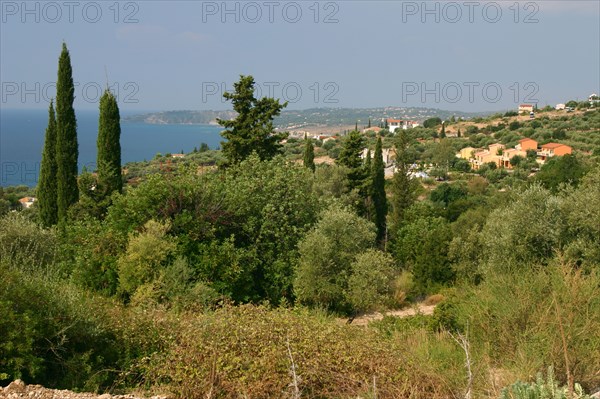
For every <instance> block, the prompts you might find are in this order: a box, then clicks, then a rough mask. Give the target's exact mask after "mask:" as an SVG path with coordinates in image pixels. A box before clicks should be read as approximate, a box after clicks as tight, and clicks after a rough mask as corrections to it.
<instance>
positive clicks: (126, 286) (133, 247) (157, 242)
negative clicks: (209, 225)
mask: <svg viewBox="0 0 600 399" xmlns="http://www.w3.org/2000/svg"><path fill="white" fill-rule="evenodd" d="M169 227H170V226H169V225H166V224H161V223H158V222H156V221H154V220H150V221H148V222H147V223H146V224H145V225H144V230H143V231H142V232H141V233H138V234H132V235H131V236H130V237H129V242H128V244H127V250H126V251H125V253H124V254H123V255H122V256H121V257H120V258H119V260H118V262H117V266H118V275H119V292H120V293H121V294H122V295H125V296H127V297H131V298H132V300H133V301H134V302H135V301H136V299H137V302H141V301H140V298H136V295H138V296H140V295H142V294H143V291H144V289H146V288H147V285H148V284H150V285H151V284H153V283H154V281H155V280H156V279H157V277H158V275H159V273H160V271H161V269H162V268H163V267H164V266H165V264H166V262H167V259H168V258H169V255H171V253H172V252H173V250H174V249H175V243H174V242H173V241H172V240H171V239H169V238H168V237H167V236H166V233H167V231H168V230H169Z"/></svg>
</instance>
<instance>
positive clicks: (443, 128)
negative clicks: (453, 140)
mask: <svg viewBox="0 0 600 399" xmlns="http://www.w3.org/2000/svg"><path fill="white" fill-rule="evenodd" d="M440 138H441V139H445V138H446V124H445V123H442V130H440Z"/></svg>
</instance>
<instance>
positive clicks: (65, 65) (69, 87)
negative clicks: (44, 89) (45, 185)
mask: <svg viewBox="0 0 600 399" xmlns="http://www.w3.org/2000/svg"><path fill="white" fill-rule="evenodd" d="M74 99H75V85H74V84H73V70H72V69H71V57H70V56H69V50H67V45H66V44H65V43H63V46H62V52H61V54H60V58H59V60H58V80H57V81H56V163H57V169H56V176H57V193H58V194H57V203H58V221H59V222H64V221H66V219H67V211H68V209H69V207H70V206H71V205H73V204H74V203H76V202H77V200H78V199H79V190H78V188H77V158H78V155H79V148H78V145H77V120H76V118H75V110H74V109H73V100H74Z"/></svg>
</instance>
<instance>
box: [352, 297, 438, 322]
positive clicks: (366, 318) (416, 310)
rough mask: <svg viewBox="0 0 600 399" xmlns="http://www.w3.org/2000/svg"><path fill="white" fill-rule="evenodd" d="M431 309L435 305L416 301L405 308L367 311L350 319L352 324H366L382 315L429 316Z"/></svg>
mask: <svg viewBox="0 0 600 399" xmlns="http://www.w3.org/2000/svg"><path fill="white" fill-rule="evenodd" d="M433 309H435V305H425V304H422V303H418V304H416V305H414V306H412V307H410V308H406V309H401V310H390V311H388V312H385V313H380V312H375V313H369V314H366V315H362V316H360V317H357V318H355V319H354V320H352V325H354V326H366V325H367V324H369V323H370V322H372V321H375V320H381V319H383V317H384V316H393V317H400V318H402V317H409V316H414V315H416V314H422V315H426V316H429V315H432V314H433ZM344 322H346V320H344Z"/></svg>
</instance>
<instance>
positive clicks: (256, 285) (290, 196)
mask: <svg viewBox="0 0 600 399" xmlns="http://www.w3.org/2000/svg"><path fill="white" fill-rule="evenodd" d="M311 176H312V173H311V172H310V171H309V170H308V169H307V168H304V167H303V166H301V165H297V164H288V163H285V162H284V161H283V159H281V158H276V159H274V160H272V161H268V162H264V161H260V160H259V159H258V157H256V156H253V157H250V158H249V159H248V160H246V161H245V162H242V163H241V164H240V165H239V166H238V167H235V168H231V170H228V171H227V172H226V175H225V180H224V185H223V188H224V193H223V198H224V204H225V206H226V209H228V211H229V213H230V214H232V215H233V221H232V225H231V228H230V229H229V230H228V232H230V233H231V234H234V236H235V244H236V247H237V248H243V251H244V257H243V258H242V260H241V264H242V265H243V266H244V267H249V268H252V269H254V270H253V272H252V274H253V285H252V286H250V287H252V290H253V292H254V295H253V297H252V298H247V299H246V300H250V299H251V300H262V299H268V300H269V301H271V302H272V303H274V304H276V303H278V302H279V301H280V300H281V299H282V298H284V297H285V298H287V299H291V295H292V280H293V275H294V271H293V265H294V264H295V263H296V259H297V256H298V255H297V245H298V242H299V241H300V239H301V238H302V237H303V235H304V234H305V232H306V231H307V230H308V229H309V228H310V227H311V226H312V225H313V223H314V222H315V220H316V215H317V210H318V204H317V199H316V198H315V196H314V195H313V194H312V193H313V191H312V187H311ZM227 237H229V235H228V236H227Z"/></svg>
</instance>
